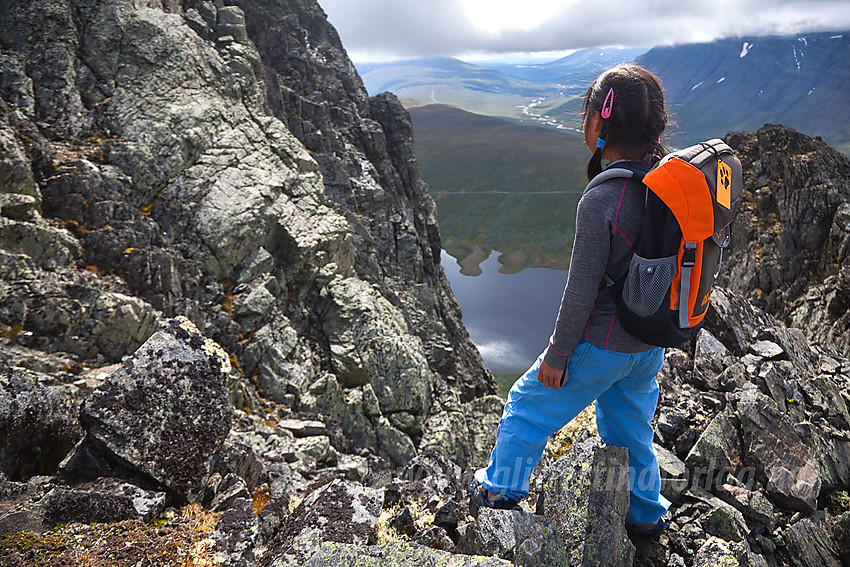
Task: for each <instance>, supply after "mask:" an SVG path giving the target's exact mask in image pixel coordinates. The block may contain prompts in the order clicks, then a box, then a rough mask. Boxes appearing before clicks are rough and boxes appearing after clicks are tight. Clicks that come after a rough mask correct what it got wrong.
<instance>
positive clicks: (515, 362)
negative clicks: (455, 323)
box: [442, 250, 567, 374]
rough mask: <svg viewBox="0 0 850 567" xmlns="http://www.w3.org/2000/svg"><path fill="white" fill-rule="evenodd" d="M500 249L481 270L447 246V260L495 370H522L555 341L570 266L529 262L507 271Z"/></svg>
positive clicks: (467, 319)
mask: <svg viewBox="0 0 850 567" xmlns="http://www.w3.org/2000/svg"><path fill="white" fill-rule="evenodd" d="M499 255H500V253H499V252H495V251H494V252H492V253H491V254H490V256H489V257H488V258H487V259H486V260H484V261H483V262H481V264H480V268H481V273H480V275H476V276H467V275H464V274H462V273H461V268H460V266H459V265H458V262H457V260H455V259H454V258H453V257H452V256H450V255H449V254H448V253H447V252H446V251H445V250H443V252H442V264H443V269H444V270H445V273H446V277H447V278H448V280H449V283H450V284H451V286H452V291H453V292H454V295H455V297H456V298H457V300H458V303H459V304H460V307H461V309H462V311H463V323H464V325H465V326H466V328H467V330H468V331H469V335H470V337H471V338H472V341H473V342H474V343H475V345H476V346H477V347H478V350H479V351H480V352H481V356H482V357H483V358H484V363H485V364H486V365H487V368H489V369H490V371H491V372H493V373H494V374H521V373H522V372H525V370H526V369H527V368H528V367H529V366H530V365H531V364H532V363H533V362H534V361H535V360H536V359H537V357H538V356H539V355H540V353H541V352H543V349H545V348H546V345H547V344H548V342H549V336H550V335H551V334H552V329H554V328H555V319H556V318H557V316H558V307H559V306H560V304H561V295H562V294H563V292H564V285H565V284H566V281H567V272H566V270H554V269H551V268H526V269H525V270H522V271H521V272H519V273H515V274H503V273H500V272H499V269H500V268H501V267H502V266H501V264H500V263H499V260H498V257H499Z"/></svg>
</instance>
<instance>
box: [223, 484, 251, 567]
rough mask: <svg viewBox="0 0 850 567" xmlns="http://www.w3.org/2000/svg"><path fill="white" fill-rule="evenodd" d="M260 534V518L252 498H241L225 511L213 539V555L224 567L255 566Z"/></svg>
mask: <svg viewBox="0 0 850 567" xmlns="http://www.w3.org/2000/svg"><path fill="white" fill-rule="evenodd" d="M258 534H259V522H258V520H257V515H256V514H255V513H254V509H253V508H252V505H251V500H250V499H245V498H240V499H237V500H235V501H234V502H233V504H232V505H231V506H230V507H229V508H228V509H227V510H226V511H225V512H224V513H223V514H222V515H221V517H220V518H219V519H218V523H216V525H215V531H213V534H212V539H213V541H214V542H215V547H214V549H213V552H212V553H213V556H214V557H215V564H216V565H218V566H220V567H255V566H256V565H257V564H258V563H257V557H256V555H255V553H254V548H255V546H256V543H257V536H258Z"/></svg>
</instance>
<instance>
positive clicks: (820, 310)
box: [720, 125, 850, 356]
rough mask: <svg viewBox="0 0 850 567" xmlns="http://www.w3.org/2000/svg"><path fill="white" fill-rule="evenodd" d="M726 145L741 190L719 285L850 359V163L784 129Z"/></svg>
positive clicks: (732, 138) (735, 138)
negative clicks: (738, 169)
mask: <svg viewBox="0 0 850 567" xmlns="http://www.w3.org/2000/svg"><path fill="white" fill-rule="evenodd" d="M727 139H728V141H729V143H730V144H731V145H732V147H733V148H734V149H735V150H736V152H737V153H738V155H739V157H740V158H741V162H742V165H743V170H744V188H745V191H744V202H743V205H742V207H741V211H740V214H738V215H737V216H736V218H735V221H734V225H733V230H732V234H733V242H732V252H731V254H730V256H729V258H728V259H727V268H728V269H727V270H725V271H724V272H723V275H722V276H721V278H720V284H721V285H723V286H726V287H728V288H730V289H734V290H736V291H738V292H740V293H743V294H745V295H746V296H747V297H748V298H749V299H750V300H752V301H753V302H754V303H755V304H756V305H758V306H759V307H761V308H762V309H764V310H766V311H768V312H769V313H771V314H772V315H775V316H776V317H778V318H779V319H780V320H782V321H784V322H785V323H787V324H789V325H792V326H794V327H799V328H801V329H803V330H804V331H805V332H806V334H807V335H808V336H809V338H810V339H812V340H813V341H814V342H817V343H819V344H823V345H829V346H832V347H834V348H836V349H838V350H839V352H842V353H843V354H844V356H850V314H848V309H850V299H848V297H850V296H848V285H850V160H848V159H847V157H846V156H844V155H843V154H841V153H839V152H837V151H835V150H834V149H832V148H830V147H829V146H827V145H826V144H825V143H824V142H823V141H822V140H820V139H817V138H810V137H808V136H805V135H803V134H800V133H799V132H795V131H794V130H791V129H789V128H785V127H782V126H776V125H765V127H764V128H762V129H760V130H759V131H758V132H756V133H755V134H747V133H734V134H730V135H729V136H728V138H727Z"/></svg>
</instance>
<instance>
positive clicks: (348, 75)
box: [0, 0, 495, 463]
mask: <svg viewBox="0 0 850 567" xmlns="http://www.w3.org/2000/svg"><path fill="white" fill-rule="evenodd" d="M230 4H231V5H225V4H224V3H222V2H216V3H213V2H206V1H198V2H192V1H186V2H183V3H181V2H176V1H158V0H153V1H150V2H138V1H135V2H134V1H129V0H128V1H120V0H118V1H109V2H86V1H80V2H77V1H71V0H69V1H63V2H15V1H4V2H3V3H2V29H3V31H2V32H0V48H1V49H2V51H0V69H2V83H0V85H2V102H0V152H2V155H0V159H2V161H0V164H2V165H0V182H2V194H0V198H2V201H0V206H2V217H0V222H2V225H0V260H2V263H0V266H2V268H0V269H2V287H0V297H2V307H0V325H2V329H3V336H4V339H3V344H2V347H0V356H2V358H3V359H4V360H6V361H7V363H10V364H13V365H14V366H23V367H26V368H30V369H36V368H35V367H34V366H33V365H35V366H38V368H37V369H38V370H44V371H48V372H49V371H50V370H53V369H55V368H58V367H61V368H62V370H63V372H64V373H65V374H66V375H67V376H66V378H65V379H67V380H71V379H72V378H73V377H74V376H77V375H79V374H80V372H82V371H83V370H84V369H89V368H94V367H99V366H103V365H106V364H111V363H116V362H118V361H120V360H121V358H122V357H123V356H125V355H127V354H129V353H132V352H133V351H135V350H136V349H137V348H138V347H139V346H140V345H141V344H142V343H143V342H144V341H145V340H146V339H147V338H148V337H149V336H150V335H151V334H152V333H153V332H154V331H155V330H156V329H157V328H158V327H159V325H160V322H161V321H162V320H164V319H166V318H170V317H173V316H176V315H185V316H187V317H188V318H189V319H191V320H192V321H193V322H194V323H195V324H196V325H197V326H198V327H199V328H201V329H203V331H204V333H205V334H206V335H207V336H209V337H211V338H213V339H214V340H215V341H217V342H218V343H219V344H220V345H222V346H223V347H224V348H225V349H226V351H227V352H228V353H229V355H230V356H231V358H232V361H233V367H234V372H235V373H236V374H237V375H238V380H237V379H234V383H235V385H234V390H235V391H236V390H238V391H239V392H238V393H236V394H234V395H238V396H242V397H243V398H245V397H246V396H247V399H250V398H251V397H252V396H251V393H250V392H251V391H253V387H254V385H256V386H257V388H258V390H259V392H260V394H261V395H262V396H263V398H264V399H266V400H270V401H272V402H275V403H278V404H281V407H284V408H286V411H290V410H291V411H299V412H302V413H307V414H323V415H332V416H335V417H334V418H332V419H333V421H334V422H335V423H336V426H337V432H338V435H337V437H336V443H337V445H338V446H339V447H340V449H342V450H347V451H350V452H355V449H357V450H359V451H361V452H363V453H364V454H365V453H369V454H374V455H381V456H383V457H385V458H387V459H389V461H391V462H395V463H401V462H405V461H406V460H407V459H409V458H410V457H412V456H413V455H415V454H416V452H417V451H418V450H419V449H420V448H425V447H429V446H432V445H443V446H445V447H444V448H447V446H448V445H450V446H451V448H450V449H448V450H449V451H450V452H451V453H452V456H453V457H454V458H456V459H458V460H459V461H460V462H466V461H467V460H468V457H469V455H470V454H471V453H470V451H471V448H470V447H471V446H470V444H469V442H468V439H469V435H468V428H469V424H468V422H467V415H466V413H468V412H464V411H462V410H463V407H464V406H463V404H464V403H467V402H470V401H471V400H478V399H480V398H481V397H482V396H485V395H487V394H492V393H494V392H495V386H494V384H493V381H492V378H491V376H490V375H489V373H488V372H487V371H486V369H485V368H484V367H483V364H482V362H481V359H480V356H479V355H478V353H477V351H476V349H475V348H474V346H473V345H472V343H471V342H470V340H469V338H468V335H467V334H466V331H465V330H464V328H463V326H462V324H461V322H460V312H459V309H458V306H457V304H456V303H455V301H454V298H453V296H452V295H451V291H450V289H449V286H448V284H447V281H446V279H445V277H444V275H443V272H442V269H441V267H440V265H439V250H440V241H439V233H438V230H437V224H436V218H435V212H434V211H435V209H434V205H433V202H432V201H431V199H430V197H429V196H428V194H427V190H426V187H425V186H424V183H423V182H422V180H421V178H420V176H419V173H418V169H417V167H416V162H415V160H414V158H413V154H412V137H411V126H410V121H409V118H408V117H407V115H406V113H405V111H404V110H403V109H402V107H401V106H400V105H399V104H398V102H397V101H396V100H395V99H394V98H393V97H392V96H389V95H384V96H380V97H375V98H369V97H368V96H367V95H366V92H365V90H364V88H363V86H362V84H361V82H360V80H359V78H358V77H357V74H356V72H355V71H354V69H353V67H352V65H351V64H350V62H349V61H348V59H347V57H346V56H345V53H344V51H343V49H342V47H341V45H340V42H339V39H338V37H337V36H336V33H335V31H334V30H333V28H332V27H331V26H330V25H329V24H328V22H327V21H326V19H325V17H324V14H323V13H322V12H321V10H320V9H319V7H318V5H317V4H316V3H315V2H283V1H268V2H244V3H241V4H239V5H237V3H232V2H231V3H230ZM240 6H241V7H240ZM27 361H30V362H31V364H30V363H28V362H27ZM239 382H241V384H240V383H239ZM328 388H331V389H330V390H328ZM307 392H310V395H306V394H307ZM354 398H357V399H362V400H366V401H364V402H362V403H361V404H359V405H358V404H355V403H353V402H351V401H350V400H352V399H354ZM345 400H348V401H347V402H345ZM372 401H374V402H375V406H376V408H377V409H376V410H375V411H374V412H372V410H367V409H365V408H366V407H367V406H368V407H371V406H370V405H369V404H371V402H372ZM367 402H368V403H367ZM476 403H478V402H476ZM346 404H347V405H346ZM343 406H345V407H346V410H345V411H346V412H348V413H351V412H352V411H353V412H355V413H357V412H359V413H360V414H361V418H360V426H359V428H358V429H357V430H351V429H348V428H345V427H343V426H342V422H341V418H340V416H339V415H336V414H338V413H339V412H340V411H342V410H341V409H340V408H341V407H343ZM254 409H255V410H256V409H257V408H254ZM369 412H372V413H369ZM426 423H429V424H430V425H428V427H426ZM436 423H439V424H442V425H440V426H438V425H436ZM449 425H450V426H451V427H449ZM426 431H428V432H429V433H428V434H426ZM447 444H448V445H447Z"/></svg>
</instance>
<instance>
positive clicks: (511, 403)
mask: <svg viewBox="0 0 850 567" xmlns="http://www.w3.org/2000/svg"><path fill="white" fill-rule="evenodd" d="M542 360H543V357H542V355H541V356H540V357H539V358H538V359H537V362H536V363H535V364H534V365H533V366H532V367H531V368H529V369H528V370H527V371H526V372H525V374H523V375H522V376H521V377H520V378H519V379H518V380H517V381H516V383H515V384H514V385H513V387H512V388H511V391H510V392H509V393H508V401H507V403H506V404H505V410H504V412H503V413H502V419H501V420H500V421H499V429H498V432H497V434H496V445H495V447H493V452H492V453H491V455H490V462H489V464H488V465H487V468H484V469H479V470H477V471H475V479H476V480H477V481H478V482H479V483H481V484H483V485H484V487H485V488H486V489H487V490H489V491H490V492H493V493H495V494H502V495H505V496H507V497H508V498H512V499H515V500H520V499H522V498H525V497H526V496H528V480H529V477H530V476H531V471H532V470H533V469H534V467H535V466H537V463H538V462H539V461H540V457H541V456H542V455H543V449H544V448H545V447H546V441H547V439H548V438H549V436H550V435H552V434H553V433H555V432H556V431H558V430H560V429H561V428H562V427H563V426H564V425H566V424H567V423H569V422H570V421H571V420H572V419H573V418H574V417H575V416H576V415H578V414H579V412H581V410H583V409H584V408H585V407H587V406H588V405H590V403H591V402H593V400H596V425H597V428H598V429H599V435H600V436H601V437H602V440H603V441H605V443H606V444H607V445H614V446H618V447H626V448H628V450H629V488H630V489H631V498H630V503H629V512H628V515H627V516H626V521H627V522H629V523H633V524H645V523H650V522H654V521H656V520H657V519H659V518H660V517H661V516H662V515H663V514H664V512H666V511H667V508H669V507H670V502H669V501H668V500H667V499H666V498H664V497H663V496H661V493H660V489H661V478H660V476H659V471H658V459H657V458H656V456H655V451H654V450H653V449H652V439H653V431H652V425H651V422H652V417H653V415H654V414H655V407H656V405H657V404H658V382H656V380H655V376H656V374H658V371H659V370H660V369H661V364H662V363H663V362H664V349H662V348H656V349H653V350H650V351H647V352H641V353H635V354H626V353H620V352H614V351H610V350H606V349H603V348H599V347H595V346H593V345H591V344H589V343H587V342H584V341H581V342H580V343H579V344H578V346H577V347H576V348H575V350H574V351H573V353H572V355H571V356H570V360H569V366H568V368H569V380H568V381H567V383H566V384H564V386H563V387H562V388H561V389H560V390H556V389H554V388H547V387H545V386H544V385H543V384H542V383H540V382H538V380H537V369H538V367H539V366H540V362H541V361H542Z"/></svg>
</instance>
